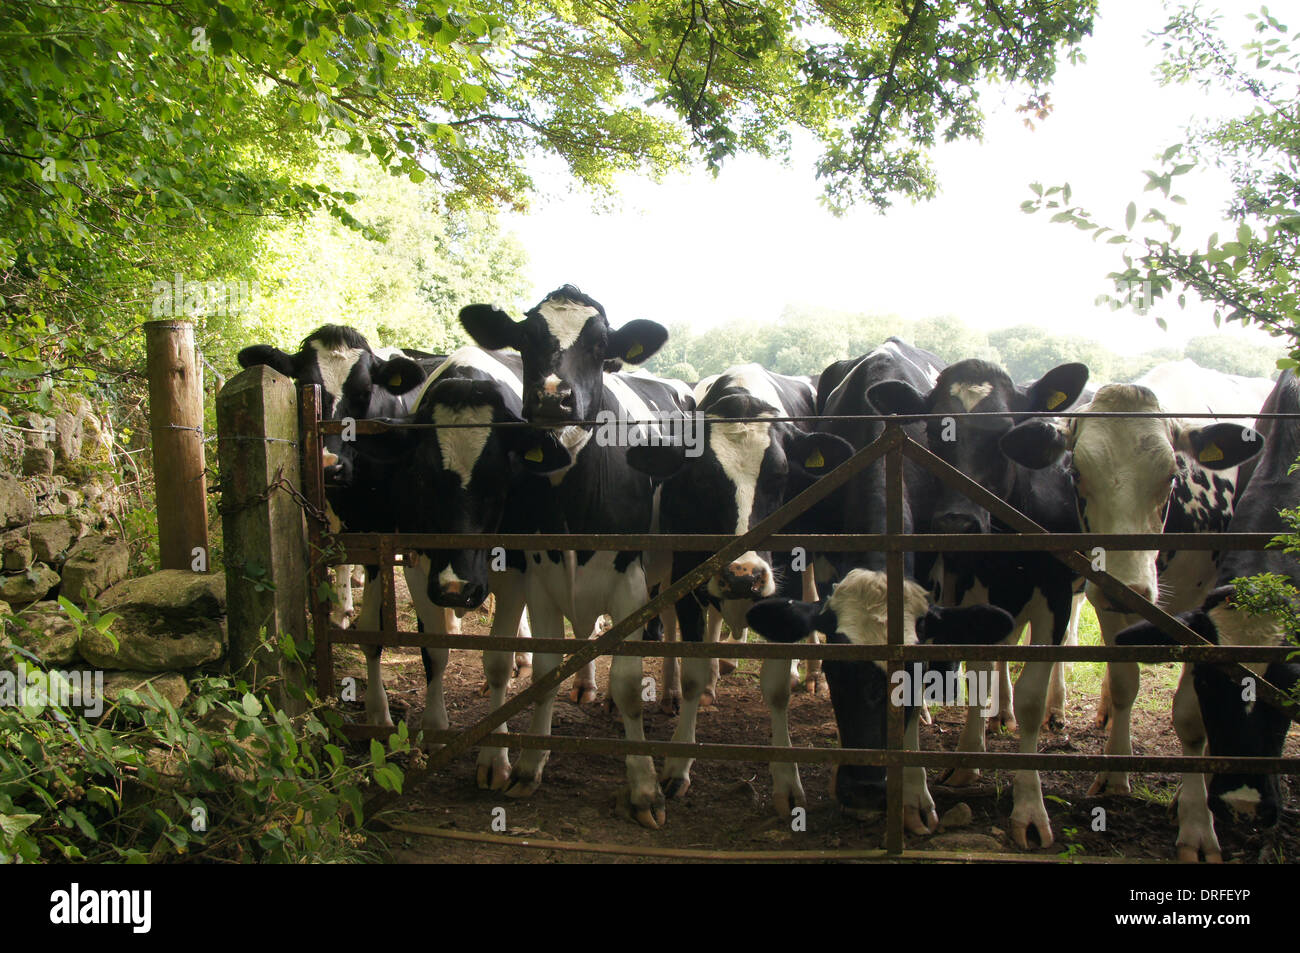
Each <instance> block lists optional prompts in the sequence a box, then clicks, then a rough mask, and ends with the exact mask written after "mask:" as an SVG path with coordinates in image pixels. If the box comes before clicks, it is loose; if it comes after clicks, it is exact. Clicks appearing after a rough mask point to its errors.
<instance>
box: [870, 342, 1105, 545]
mask: <svg viewBox="0 0 1300 953" xmlns="http://www.w3.org/2000/svg"><path fill="white" fill-rule="evenodd" d="M1087 382H1088V368H1087V367H1085V366H1084V365H1082V364H1062V365H1060V366H1059V367H1055V368H1053V369H1052V370H1050V371H1048V372H1047V373H1046V374H1044V375H1043V376H1042V377H1041V378H1040V379H1039V380H1037V381H1035V382H1034V383H1032V384H1029V385H1027V386H1025V387H1017V386H1016V385H1015V384H1013V383H1012V381H1011V378H1010V377H1009V376H1008V375H1007V373H1006V371H1004V370H1002V368H1000V367H998V366H997V365H995V364H990V363H988V362H986V361H979V360H967V361H960V362H958V363H956V364H953V365H950V366H949V367H947V368H945V369H944V370H943V372H942V373H940V375H939V379H938V380H937V381H936V382H935V385H934V388H933V390H931V391H930V393H929V394H924V395H923V394H921V393H920V392H918V391H917V390H916V389H915V388H913V387H912V386H911V385H910V384H908V383H906V382H904V381H897V380H891V381H881V382H880V383H879V384H876V385H874V386H873V387H871V388H870V389H869V390H868V391H867V400H868V401H870V403H871V405H872V406H873V407H874V408H875V409H876V410H877V412H879V413H882V414H954V415H955V414H961V413H969V412H979V413H994V414H997V415H999V416H996V417H972V418H966V419H962V418H956V417H954V418H953V419H951V420H945V419H942V418H938V419H932V420H929V421H927V423H926V438H927V442H928V445H929V449H930V450H931V452H933V453H934V454H935V455H937V456H939V457H940V458H942V459H943V460H944V461H945V462H947V463H948V464H950V465H951V466H953V467H955V468H956V469H958V470H960V471H961V472H962V473H964V474H966V476H968V477H970V478H971V479H972V480H974V481H975V482H976V483H978V484H979V485H980V486H982V487H984V489H986V490H988V491H989V492H990V493H993V494H994V495H996V496H998V497H1000V498H1002V499H1006V498H1008V496H1009V495H1010V494H1011V491H1012V488H1013V487H1014V485H1015V481H1016V477H1017V472H1016V470H1017V468H1016V465H1015V464H1014V463H1013V461H1012V460H1011V459H1010V458H1009V457H1008V456H1007V455H1006V454H1005V453H1004V452H1003V450H1002V447H1001V444H1000V441H1001V439H1002V437H1003V435H1005V434H1006V433H1007V432H1008V431H1009V430H1011V428H1012V427H1013V426H1015V424H1016V423H1017V415H1019V414H1024V413H1032V412H1035V411H1052V410H1062V409H1064V408H1066V407H1068V406H1069V405H1070V404H1071V403H1073V402H1074V401H1075V400H1076V399H1077V398H1078V396H1079V393H1080V391H1082V390H1083V387H1084V385H1085V384H1086V383H1087ZM941 486H942V485H941ZM931 512H932V514H933V516H932V518H931V524H930V529H931V530H932V531H933V532H936V533H987V532H989V531H990V529H991V524H990V519H989V514H988V511H987V510H985V509H984V508H983V507H982V506H980V505H979V504H977V503H975V502H974V501H973V500H970V499H969V498H968V497H966V496H965V495H963V494H961V493H959V492H958V491H956V490H953V489H949V488H947V487H946V486H942V488H941V489H940V490H939V491H938V497H937V499H936V500H935V503H934V506H933V507H932V509H931Z"/></svg>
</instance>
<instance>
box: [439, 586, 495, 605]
mask: <svg viewBox="0 0 1300 953" xmlns="http://www.w3.org/2000/svg"><path fill="white" fill-rule="evenodd" d="M486 598H487V587H486V586H484V585H482V584H481V583H477V582H465V581H463V580H460V579H449V580H447V581H446V582H442V583H439V585H438V594H437V596H436V597H435V598H434V600H433V601H434V602H435V603H437V604H438V605H440V606H443V607H444V608H447V609H473V608H474V607H475V606H478V605H481V604H482V602H483V600H484V599H486Z"/></svg>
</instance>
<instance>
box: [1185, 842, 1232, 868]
mask: <svg viewBox="0 0 1300 953" xmlns="http://www.w3.org/2000/svg"><path fill="white" fill-rule="evenodd" d="M1200 860H1201V852H1200V850H1198V849H1197V847H1196V845H1195V844H1179V845H1178V862H1179V863H1180V864H1197V863H1200ZM1205 862H1206V863H1207V864H1221V863H1223V854H1221V853H1219V852H1218V851H1217V850H1210V851H1206V853H1205Z"/></svg>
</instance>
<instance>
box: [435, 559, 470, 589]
mask: <svg viewBox="0 0 1300 953" xmlns="http://www.w3.org/2000/svg"><path fill="white" fill-rule="evenodd" d="M464 585H465V580H464V579H461V578H460V577H459V576H457V575H456V573H455V572H453V571H452V568H451V566H450V565H447V566H444V567H443V570H442V572H440V573H438V586H439V588H440V589H441V590H442V591H443V592H446V593H452V594H455V593H459V592H460V590H461V589H462V588H463V587H464Z"/></svg>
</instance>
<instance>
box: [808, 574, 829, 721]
mask: <svg viewBox="0 0 1300 953" xmlns="http://www.w3.org/2000/svg"><path fill="white" fill-rule="evenodd" d="M802 575H803V601H804V602H811V603H813V604H816V603H817V602H819V601H820V600H819V599H818V597H817V578H816V576H814V575H813V571H812V569H811V568H809V569H805V570H804V571H803V573H802ZM821 641H822V639H821V634H820V633H818V632H817V631H815V630H814V631H813V634H812V643H813V645H817V644H818V643H820V642H821ZM804 688H805V689H806V690H807V691H808V692H809V693H811V694H813V695H819V694H820V695H826V694H828V693H829V691H830V689H828V688H827V687H826V676H825V675H823V674H822V660H821V659H819V658H815V659H808V661H807V663H806V665H805V669H804Z"/></svg>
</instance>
